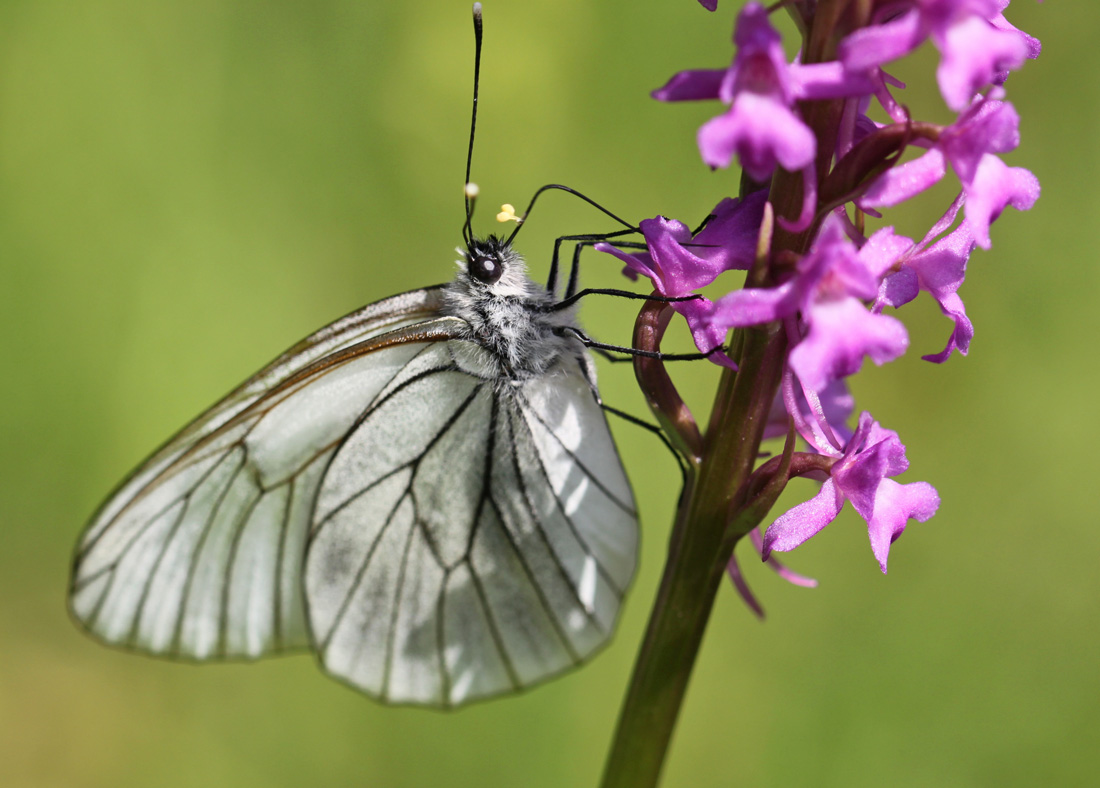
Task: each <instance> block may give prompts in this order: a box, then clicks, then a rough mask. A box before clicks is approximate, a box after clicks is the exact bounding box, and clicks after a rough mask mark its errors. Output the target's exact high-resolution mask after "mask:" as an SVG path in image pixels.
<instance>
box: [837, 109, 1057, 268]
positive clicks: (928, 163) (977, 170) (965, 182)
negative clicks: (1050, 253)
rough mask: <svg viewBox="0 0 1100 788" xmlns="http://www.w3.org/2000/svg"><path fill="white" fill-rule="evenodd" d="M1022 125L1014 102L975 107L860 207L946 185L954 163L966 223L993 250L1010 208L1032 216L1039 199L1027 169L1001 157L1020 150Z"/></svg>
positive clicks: (888, 176)
mask: <svg viewBox="0 0 1100 788" xmlns="http://www.w3.org/2000/svg"><path fill="white" fill-rule="evenodd" d="M1019 124H1020V117H1019V115H1017V114H1016V110H1015V109H1013V107H1012V105H1011V104H1009V103H1008V102H1005V101H999V100H995V99H982V100H979V101H977V102H975V103H974V105H973V106H972V107H970V108H969V109H968V110H966V111H965V112H964V113H963V114H962V115H960V116H959V119H958V120H957V121H956V122H955V123H954V124H952V125H950V126H948V127H947V128H945V129H944V130H943V131H942V132H941V134H940V137H939V140H938V141H937V142H936V145H935V147H934V148H932V150H930V151H928V152H927V153H925V154H924V155H922V156H921V157H920V158H917V159H914V160H913V161H910V162H906V163H905V164H902V165H900V166H897V167H894V168H892V169H890V170H887V171H886V172H885V173H883V175H882V176H881V177H879V179H878V180H877V181H876V182H875V183H874V184H873V185H872V186H871V188H870V189H868V190H867V192H866V193H865V194H864V195H863V196H862V197H861V198H860V199H859V201H858V202H859V206H860V207H861V208H868V209H873V208H880V207H886V206H891V205H897V204H898V203H900V202H903V201H905V200H907V199H909V198H910V197H912V196H913V195H915V194H919V193H920V192H922V191H924V190H925V189H928V188H930V187H931V186H933V185H934V184H935V183H937V182H938V181H940V180H941V179H942V178H943V177H944V175H945V174H946V172H947V168H946V164H947V163H950V164H951V168H952V169H953V170H954V171H955V173H956V175H958V177H959V181H960V182H961V183H962V186H963V192H964V193H965V195H966V221H967V223H969V225H970V229H971V232H972V233H973V235H974V241H975V243H977V245H978V246H980V247H982V248H983V249H988V248H989V247H990V246H991V245H992V241H991V240H990V238H989V225H990V224H992V223H993V222H994V221H995V220H996V219H997V217H998V216H1000V215H1001V212H1002V211H1003V210H1004V209H1005V207H1006V206H1009V205H1011V206H1012V207H1013V208H1015V209H1016V210H1019V211H1026V210H1028V209H1029V208H1031V206H1032V205H1034V204H1035V201H1036V200H1037V199H1039V179H1038V178H1036V177H1035V176H1034V175H1032V174H1031V173H1030V172H1029V171H1028V170H1025V169H1024V168H1022V167H1009V166H1008V165H1006V164H1005V163H1004V162H1002V161H1001V160H1000V159H999V158H998V157H997V156H996V155H995V154H997V153H1006V152H1008V151H1011V150H1013V149H1015V148H1016V146H1017V145H1019V143H1020V134H1019Z"/></svg>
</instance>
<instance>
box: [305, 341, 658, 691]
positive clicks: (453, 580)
mask: <svg viewBox="0 0 1100 788" xmlns="http://www.w3.org/2000/svg"><path fill="white" fill-rule="evenodd" d="M485 353H486V351H485V350H483V349H481V348H479V347H477V346H476V345H473V344H472V343H469V342H460V341H452V342H448V343H446V344H443V343H440V344H439V345H436V346H432V347H431V348H429V349H427V350H425V351H423V352H422V353H421V354H420V355H419V357H418V358H417V359H416V360H415V362H414V363H411V364H410V365H409V368H408V369H407V370H404V371H403V372H402V374H401V376H399V378H398V379H395V381H394V383H393V384H391V386H390V387H389V390H388V391H387V392H386V393H385V394H384V395H383V396H382V397H380V398H379V399H378V400H376V402H375V404H374V405H373V406H372V407H371V410H370V411H369V412H368V413H366V414H365V415H364V417H363V419H362V420H361V422H360V423H359V424H358V426H357V427H356V429H355V430H354V431H353V432H352V433H350V434H349V435H348V437H347V439H346V440H345V441H344V443H343V445H342V446H341V447H340V448H339V449H338V450H337V452H336V455H335V456H334V457H333V460H332V462H331V463H330V465H329V468H328V471H327V473H326V476H325V479H324V481H323V483H322V485H321V491H320V494H319V498H318V503H317V507H316V523H315V525H314V528H313V531H312V536H311V539H310V545H309V548H308V555H307V560H306V570H305V583H306V585H305V587H306V600H307V608H308V611H309V616H310V623H311V628H312V630H313V635H314V638H315V641H316V643H315V645H316V648H317V650H318V653H319V656H320V658H321V661H322V663H323V665H324V667H325V669H326V670H327V671H328V672H330V673H332V674H333V675H335V676H336V677H338V678H341V679H343V680H344V681H347V682H348V683H350V684H352V685H354V686H356V687H357V688H359V689H362V690H363V691H365V692H367V693H368V694H371V695H373V696H375V697H378V698H381V699H383V700H388V701H391V702H398V703H421V704H428V705H436V706H453V705H458V704H460V703H463V702H465V701H469V700H474V699H477V698H483V697H489V696H492V695H497V694H501V693H504V692H510V691H516V690H518V689H521V688H524V687H527V686H530V685H532V684H535V683H537V682H539V681H541V680H543V679H545V678H548V677H550V676H553V675H555V674H557V673H560V672H561V671H563V670H565V669H567V668H569V667H571V666H574V665H577V664H579V663H580V662H582V661H583V660H585V659H586V658H587V657H588V656H589V655H591V654H592V653H593V652H594V651H595V650H596V649H597V648H598V647H599V646H600V645H602V644H603V643H604V642H605V641H606V640H607V638H608V637H609V636H610V634H611V630H612V628H613V626H614V622H615V619H616V616H617V613H618V609H619V605H620V602H621V599H622V594H623V592H624V591H625V588H626V585H627V584H628V583H629V581H630V577H631V576H632V574H633V570H634V563H635V560H636V547H637V517H636V514H635V512H634V508H633V498H632V495H631V492H630V488H629V485H628V483H627V481H626V477H625V475H624V473H623V471H622V466H621V464H620V463H619V460H618V457H617V454H616V453H615V450H614V446H613V444H612V442H611V435H610V433H609V431H608V428H607V424H606V421H605V420H604V417H603V413H602V411H601V409H600V406H599V403H598V401H597V399H596V397H595V395H594V393H593V389H592V387H591V385H590V384H589V382H588V379H587V377H586V370H585V368H584V367H583V365H582V363H581V360H580V359H579V358H576V357H566V358H563V359H562V360H561V361H560V362H559V364H558V366H557V367H556V368H554V369H553V370H551V371H550V372H548V373H547V374H545V375H541V376H538V377H535V378H531V379H529V380H525V381H522V382H518V383H513V382H508V381H506V382H503V383H502V382H501V381H499V380H497V379H494V378H493V377H492V376H491V375H486V374H485V373H484V370H485V369H487V368H489V367H491V364H489V363H488V360H487V359H484V358H478V355H479V354H485ZM425 403H430V406H429V405H427V404H425ZM409 414H416V415H415V417H414V423H408V420H409ZM582 435H583V442H582V441H581V437H582Z"/></svg>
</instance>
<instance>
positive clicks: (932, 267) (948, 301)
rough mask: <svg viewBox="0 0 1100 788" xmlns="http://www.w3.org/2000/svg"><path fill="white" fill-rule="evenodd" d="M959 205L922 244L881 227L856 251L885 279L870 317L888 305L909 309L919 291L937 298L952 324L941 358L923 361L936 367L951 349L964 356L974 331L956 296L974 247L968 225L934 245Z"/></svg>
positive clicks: (952, 218) (963, 307)
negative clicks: (881, 273) (930, 362)
mask: <svg viewBox="0 0 1100 788" xmlns="http://www.w3.org/2000/svg"><path fill="white" fill-rule="evenodd" d="M959 204H960V201H959V200H956V201H955V203H954V204H953V205H952V206H951V208H950V209H949V210H948V211H947V213H946V214H944V216H943V218H942V219H941V220H940V221H939V222H937V223H936V225H935V226H934V227H933V228H932V229H931V230H930V231H929V232H928V234H927V235H926V236H925V237H924V239H923V240H922V241H921V242H920V243H915V242H913V241H912V240H911V239H909V238H906V237H905V236H901V235H895V234H894V228H892V227H884V228H882V229H881V230H879V231H878V232H877V233H875V234H874V235H872V236H871V237H870V238H869V239H868V240H867V243H866V244H865V245H864V247H863V248H862V249H860V256H861V257H863V259H864V260H866V261H867V263H868V264H869V265H870V266H871V267H872V268H875V269H877V270H880V271H882V272H883V273H884V274H885V276H884V277H883V279H882V285H881V286H880V287H879V294H878V297H877V298H876V299H875V303H874V306H873V307H872V311H873V312H876V313H878V312H881V311H882V309H883V307H886V306H891V307H894V308H897V307H900V306H902V305H903V304H907V303H909V302H910V301H912V300H913V299H914V298H916V297H917V294H918V293H919V292H920V291H921V290H923V291H925V292H927V293H929V294H930V295H931V296H932V297H933V298H935V299H936V303H938V304H939V305H940V310H941V311H942V312H943V313H944V315H946V316H947V317H948V318H950V319H951V320H952V321H953V322H954V324H955V327H954V329H953V330H952V332H951V336H950V337H948V340H947V346H946V347H945V348H944V349H943V350H942V351H941V352H939V353H935V354H932V355H927V356H922V358H923V359H924V360H925V361H932V362H935V363H937V364H942V363H943V362H944V361H946V360H947V359H948V357H949V356H950V355H951V353H952V351H955V350H957V351H959V353H960V354H962V355H964V356H965V355H966V354H967V352H968V351H969V349H970V340H971V339H972V338H973V337H974V326H973V324H972V323H971V322H970V318H968V317H967V316H966V307H965V306H964V304H963V301H962V298H960V297H959V294H958V289H959V286H960V285H961V284H962V283H963V279H964V277H965V275H966V263H967V261H968V260H969V259H970V253H971V252H972V251H973V250H974V246H975V243H974V238H973V234H972V232H971V228H970V225H968V224H966V223H965V222H964V223H963V224H961V225H959V227H957V228H956V229H955V230H954V231H953V232H951V233H950V234H948V235H945V236H943V237H942V238H940V239H939V240H935V241H933V239H935V238H936V236H938V235H940V234H941V233H942V232H943V231H944V230H945V229H946V228H947V227H949V226H950V225H951V223H952V222H953V221H954V219H955V215H956V214H957V212H958V208H959Z"/></svg>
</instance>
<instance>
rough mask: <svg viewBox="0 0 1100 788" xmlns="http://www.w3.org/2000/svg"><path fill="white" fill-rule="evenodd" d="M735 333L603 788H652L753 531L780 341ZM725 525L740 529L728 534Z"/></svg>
mask: <svg viewBox="0 0 1100 788" xmlns="http://www.w3.org/2000/svg"><path fill="white" fill-rule="evenodd" d="M743 336H744V343H743V345H742V352H741V357H740V371H739V372H738V373H736V374H735V373H733V372H732V371H730V370H727V371H726V372H725V373H724V374H723V376H722V381H721V383H720V385H719V394H718V397H717V399H716V407H715V411H714V413H713V415H712V417H711V424H710V428H709V429H708V430H707V435H706V438H705V441H704V446H703V455H702V458H701V462H700V463H699V466H698V474H697V477H696V480H695V481H694V483H691V484H689V489H688V490H685V494H684V495H683V497H682V499H681V506H680V509H679V511H678V513H677V518H676V523H675V525H674V526H673V532H672V539H671V544H670V546H669V555H668V561H667V562H666V564H665V570H664V575H663V577H662V578H661V585H660V588H659V590H658V592H657V601H656V603H655V604H654V607H653V611H652V613H651V615H650V619H649V625H648V627H647V630H646V634H645V638H644V639H643V642H642V646H641V649H640V651H639V653H638V658H637V661H636V662H635V665H634V673H633V675H632V677H631V681H630V687H629V689H628V690H627V695H626V699H625V701H624V703H623V707H622V710H621V712H620V716H619V723H618V726H617V728H616V731H615V738H614V741H613V743H612V747H611V751H610V753H609V755H608V760H607V765H606V768H605V771H604V776H603V782H602V786H603V788H627V787H628V786H629V788H649V787H651V786H655V785H657V781H658V780H659V778H660V774H661V768H662V766H663V764H664V761H665V755H666V753H667V752H668V747H669V744H670V742H671V739H672V732H673V729H674V728H675V725H676V719H677V717H678V715H679V712H680V706H681V705H682V703H683V699H684V694H685V692H686V690H687V685H688V680H689V679H690V677H691V670H692V667H693V666H694V664H695V658H696V655H697V654H698V651H699V646H700V644H701V643H702V640H703V633H704V632H705V631H706V625H707V621H708V620H709V618H710V611H711V608H712V607H713V605H714V598H715V594H716V593H717V591H718V587H719V585H720V584H721V581H722V577H723V575H724V574H725V568H726V564H727V563H728V562H729V559H730V556H731V555H732V553H733V548H734V545H735V544H736V542H737V539H738V538H740V537H741V536H743V535H744V532H747V531H748V530H751V528H752V527H754V524H752V525H750V524H748V523H746V522H745V518H738V517H737V516H736V515H737V514H738V505H739V504H740V503H743V501H742V500H740V498H742V497H743V495H744V491H745V484H746V481H747V479H748V477H749V474H750V473H751V472H752V468H753V463H754V461H755V459H756V456H757V452H758V450H759V446H760V440H761V436H762V434H763V429H764V424H765V422H766V420H767V414H768V411H769V409H770V407H771V404H772V401H773V400H774V397H775V393H776V391H777V389H778V387H779V381H780V377H781V375H782V370H783V357H784V352H785V350H786V340H785V337H784V335H783V331H782V329H781V327H779V326H778V325H771V326H767V327H764V328H760V329H753V330H748V331H745V332H744V335H743ZM731 522H736V523H737V524H738V530H741V531H742V533H730V532H729V528H728V527H727V526H728V524H729V523H731Z"/></svg>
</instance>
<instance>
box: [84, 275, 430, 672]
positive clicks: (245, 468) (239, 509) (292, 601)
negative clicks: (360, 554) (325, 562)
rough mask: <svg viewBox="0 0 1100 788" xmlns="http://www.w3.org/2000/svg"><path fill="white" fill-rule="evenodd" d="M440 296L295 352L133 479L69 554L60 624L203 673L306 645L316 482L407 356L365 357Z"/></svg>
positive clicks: (359, 320) (349, 325)
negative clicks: (308, 545) (75, 622)
mask: <svg viewBox="0 0 1100 788" xmlns="http://www.w3.org/2000/svg"><path fill="white" fill-rule="evenodd" d="M435 293H436V291H434V290H426V291H414V292H412V293H406V294H404V295H401V296H395V297H394V298H391V299H386V300H385V301H381V302H378V303H377V304H373V305H371V306H368V307H366V308H364V309H362V310H359V311H358V312H356V313H353V314H352V315H349V316H348V317H346V318H343V319H342V320H340V321H337V322H336V323H334V324H332V325H331V326H329V327H327V328H325V329H322V330H321V331H319V332H317V333H316V334H314V335H312V336H311V337H309V338H307V339H305V340H303V341H302V342H300V343H298V344H297V345H296V346H295V347H294V348H292V350H291V351H288V352H287V353H285V354H283V355H282V356H280V357H279V358H278V359H276V360H275V361H274V362H272V363H271V364H269V365H268V366H267V367H265V368H264V369H263V370H261V371H260V372H259V373H257V374H256V375H255V376H253V377H252V378H251V379H249V380H248V381H246V382H245V383H244V384H243V385H242V386H241V387H239V388H238V389H237V390H235V391H234V392H232V393H231V394H230V395H228V396H227V397H226V398H225V399H224V400H222V401H221V402H219V403H218V404H217V405H215V406H214V407H213V408H211V409H210V410H209V411H207V413H205V414H203V415H202V416H200V417H199V418H198V419H196V420H195V421H194V422H192V424H191V425H189V426H188V427H186V428H185V429H184V430H182V431H181V432H180V433H179V434H178V435H177V436H176V437H175V438H173V439H172V440H171V441H169V442H168V443H167V444H166V445H165V446H164V447H163V448H162V449H161V450H160V451H158V452H157V453H156V454H154V455H153V457H151V458H150V459H149V460H147V461H146V462H145V463H144V464H143V465H142V466H140V467H139V468H138V469H137V470H136V471H135V472H134V474H132V475H131V477H130V478H129V479H128V480H127V481H126V482H124V483H123V485H122V486H121V487H120V488H119V489H118V490H117V491H116V492H115V493H114V495H113V496H112V497H111V498H110V499H108V501H107V502H106V503H105V504H104V505H103V506H102V507H101V508H100V511H99V512H98V513H97V514H96V516H95V517H93V519H92V522H91V523H90V524H89V526H88V528H87V530H86V531H85V534H84V536H83V537H82V539H81V541H80V544H79V545H78V547H77V554H76V558H75V565H74V570H73V581H72V590H71V609H72V611H73V613H74V614H75V616H76V617H77V618H78V619H79V620H80V621H81V622H82V624H83V625H84V626H85V627H87V628H88V629H89V630H90V631H92V632H93V633H94V634H96V635H97V636H98V637H100V638H102V639H103V640H106V641H108V642H110V643H116V644H122V645H128V646H132V647H135V648H139V649H142V650H146V651H150V652H153V653H159V654H168V655H172V656H186V657H194V658H199V659H202V658H207V657H210V656H215V655H216V656H245V657H255V656H259V655H261V654H263V653H266V652H269V651H277V650H283V649H286V648H291V647H295V646H304V645H307V643H308V639H307V633H306V630H305V615H304V608H303V603H302V592H301V563H302V555H303V551H304V545H305V538H306V532H307V530H308V525H309V522H310V518H311V516H312V512H313V504H314V501H315V499H316V492H317V489H318V486H319V483H320V480H321V476H322V474H323V471H324V468H325V467H326V465H327V461H328V459H329V458H330V457H331V455H332V452H333V451H334V448H335V444H336V443H337V442H338V441H339V439H340V438H342V437H343V434H344V433H346V432H347V430H348V429H349V428H350V426H351V424H352V422H354V420H355V419H356V418H357V417H358V416H359V414H360V413H361V412H362V411H363V410H364V409H365V408H366V407H367V406H368V405H369V403H370V399H371V397H372V396H375V395H377V394H378V392H379V391H380V390H381V389H382V387H383V386H385V385H386V384H387V383H388V382H389V381H390V380H391V379H392V377H393V376H394V375H395V374H396V372H397V370H399V369H400V368H401V367H402V366H403V365H404V363H405V361H406V360H407V359H408V358H409V357H412V356H413V355H415V353H416V350H417V347H418V346H417V345H415V344H408V343H405V344H394V345H392V346H389V345H387V346H386V347H385V349H383V350H371V347H372V343H374V344H378V342H379V340H378V337H379V336H381V335H383V334H385V335H386V336H393V333H392V332H394V331H397V333H398V334H401V331H402V330H403V329H402V327H405V329H404V330H405V332H406V333H407V332H408V331H409V329H408V328H407V327H408V326H409V325H428V324H427V323H425V322H424V321H425V318H431V317H434V316H435V315H437V312H436V309H437V307H438V300H437V297H436V294H435ZM436 322H438V318H437V319H436ZM406 339H407V337H406ZM425 346H426V345H423V344H422V345H420V346H419V347H425ZM365 358H369V359H370V360H369V361H366V362H364V361H363V359H365ZM319 392H324V393H327V395H328V399H326V400H325V401H324V402H322V401H321V400H319V399H318V397H317V395H318V393H319Z"/></svg>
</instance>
